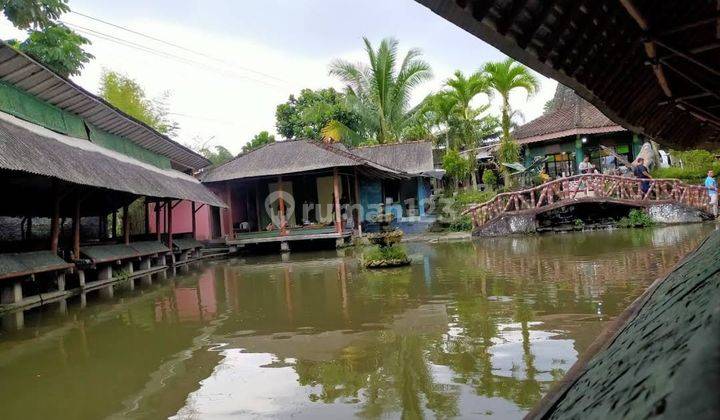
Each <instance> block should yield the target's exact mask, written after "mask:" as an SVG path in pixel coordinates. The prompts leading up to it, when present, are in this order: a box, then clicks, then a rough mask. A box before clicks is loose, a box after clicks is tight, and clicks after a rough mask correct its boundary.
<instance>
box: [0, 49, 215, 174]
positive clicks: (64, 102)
mask: <svg viewBox="0 0 720 420" xmlns="http://www.w3.org/2000/svg"><path fill="white" fill-rule="evenodd" d="M0 80H2V81H3V82H5V83H8V84H10V85H13V86H15V87H17V88H18V89H20V90H23V91H25V92H28V93H30V94H32V95H34V96H36V97H37V98H39V99H41V100H43V101H45V102H47V103H49V104H51V105H54V106H56V107H58V108H60V109H62V110H64V111H67V112H70V113H72V114H75V115H77V116H79V117H81V118H82V119H83V120H85V121H86V122H88V123H90V124H92V125H94V126H95V127H98V128H99V129H101V130H103V131H106V132H108V133H111V134H115V135H118V136H121V137H125V138H127V139H129V140H130V141H132V142H134V143H135V144H137V145H138V146H141V147H143V148H145V149H147V150H150V151H152V152H155V153H157V154H159V155H162V156H166V157H168V158H169V159H170V160H171V161H172V162H173V164H174V166H176V167H177V166H182V167H185V168H188V169H192V170H197V169H200V168H204V167H206V166H208V165H210V161H209V160H207V159H206V158H205V157H203V156H201V155H199V154H197V153H195V152H194V151H192V150H190V149H189V148H187V147H185V146H183V145H181V144H179V143H177V142H175V141H173V140H172V139H170V138H169V137H167V136H165V135H162V134H160V133H158V132H157V131H155V130H154V129H152V128H151V127H149V126H148V125H146V124H145V123H143V122H141V121H138V120H137V119H135V118H133V117H131V116H129V115H127V114H125V113H124V112H122V111H120V110H119V109H117V108H115V107H114V106H112V105H111V104H109V103H108V102H106V101H105V100H103V99H102V98H99V97H98V96H96V95H93V94H92V93H90V92H88V91H87V90H85V89H83V88H82V87H80V86H78V85H77V84H75V83H74V82H72V81H70V80H68V79H66V78H64V77H61V76H60V75H58V74H56V73H55V72H53V71H51V70H49V69H48V68H47V67H45V66H44V65H42V64H40V63H39V62H37V61H36V60H34V59H33V58H31V57H29V56H27V55H26V54H23V53H21V52H19V51H17V50H15V49H14V48H12V47H11V46H9V45H7V44H6V43H4V42H2V41H0Z"/></svg>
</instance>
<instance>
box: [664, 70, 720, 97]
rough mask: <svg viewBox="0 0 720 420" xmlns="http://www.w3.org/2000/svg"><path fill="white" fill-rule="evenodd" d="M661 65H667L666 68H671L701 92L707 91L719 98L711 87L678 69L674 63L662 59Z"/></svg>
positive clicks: (718, 94) (719, 94) (719, 95)
mask: <svg viewBox="0 0 720 420" xmlns="http://www.w3.org/2000/svg"><path fill="white" fill-rule="evenodd" d="M662 63H663V65H664V66H665V67H667V68H668V69H670V70H672V71H673V72H674V73H677V75H678V76H680V77H682V78H684V79H685V80H687V81H688V82H690V83H691V84H693V85H694V86H695V87H696V88H698V89H700V90H702V91H703V92H706V93H709V94H710V95H711V96H713V97H715V98H717V99H720V93H718V92H716V91H714V90H713V89H711V88H709V87H708V86H706V85H705V84H704V83H703V82H700V81H698V80H696V79H695V78H694V77H692V76H689V75H687V74H686V73H685V72H684V71H682V70H680V69H678V68H677V67H675V66H674V65H672V64H670V63H668V62H667V61H662Z"/></svg>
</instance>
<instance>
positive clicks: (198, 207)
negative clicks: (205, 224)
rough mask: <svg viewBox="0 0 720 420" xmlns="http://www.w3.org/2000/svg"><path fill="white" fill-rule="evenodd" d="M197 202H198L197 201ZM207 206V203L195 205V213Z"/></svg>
mask: <svg viewBox="0 0 720 420" xmlns="http://www.w3.org/2000/svg"><path fill="white" fill-rule="evenodd" d="M196 204H197V203H196ZM203 207H205V203H200V205H199V206H197V205H196V207H195V213H197V212H199V211H200V209H201V208H203Z"/></svg>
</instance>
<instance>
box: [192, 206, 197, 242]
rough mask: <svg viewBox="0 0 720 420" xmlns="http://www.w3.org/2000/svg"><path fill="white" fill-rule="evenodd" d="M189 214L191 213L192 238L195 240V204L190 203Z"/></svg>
mask: <svg viewBox="0 0 720 420" xmlns="http://www.w3.org/2000/svg"><path fill="white" fill-rule="evenodd" d="M190 213H192V219H191V220H192V237H193V239H195V233H196V232H197V224H196V223H195V202H194V201H191V202H190Z"/></svg>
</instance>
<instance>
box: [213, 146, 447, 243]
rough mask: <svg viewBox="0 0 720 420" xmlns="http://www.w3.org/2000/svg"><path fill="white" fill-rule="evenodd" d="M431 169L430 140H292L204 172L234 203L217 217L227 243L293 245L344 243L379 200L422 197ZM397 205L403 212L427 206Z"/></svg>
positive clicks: (377, 206)
mask: <svg viewBox="0 0 720 420" xmlns="http://www.w3.org/2000/svg"><path fill="white" fill-rule="evenodd" d="M432 170H433V165H432V146H431V145H430V143H415V144H413V143H410V144H397V145H392V146H375V147H368V148H357V149H348V148H347V147H345V146H344V145H342V144H328V143H322V142H318V141H313V140H287V141H281V142H276V143H271V144H268V145H266V146H263V147H261V148H259V149H256V150H254V151H251V152H249V153H246V154H244V155H241V156H239V157H237V158H236V159H234V160H232V161H230V162H228V163H226V164H224V165H221V166H219V167H217V168H213V169H210V170H209V171H208V172H207V173H205V174H204V175H203V176H202V178H201V179H202V181H203V183H204V184H205V185H207V186H208V187H209V188H211V189H212V190H213V191H215V192H216V193H217V194H218V195H219V196H221V197H223V199H224V200H225V202H227V203H228V205H229V207H228V208H227V209H225V210H224V212H223V214H222V215H221V217H220V218H221V221H220V225H221V230H222V233H223V235H225V236H226V237H227V238H228V240H227V242H228V243H229V244H238V245H255V244H260V243H276V244H277V243H279V244H280V245H281V247H282V248H283V249H288V248H289V245H288V242H291V241H304V240H328V239H331V240H336V241H338V242H339V241H341V240H343V239H344V238H347V237H349V236H351V235H352V232H353V230H354V231H355V232H360V231H361V230H362V227H363V225H364V223H365V222H367V221H368V217H371V215H370V213H377V212H378V211H379V210H380V205H381V204H387V205H388V206H389V207H388V208H383V211H387V210H389V209H391V208H393V207H394V206H400V205H399V204H398V203H400V202H401V200H402V199H405V198H411V199H412V201H413V202H417V201H418V200H417V198H418V197H425V196H426V195H427V194H428V192H427V191H429V185H427V184H426V181H425V180H424V178H423V174H424V173H425V172H427V173H428V174H430V173H431V172H432ZM416 178H417V179H416ZM415 207H417V206H416V205H415ZM398 211H399V215H400V217H402V216H404V215H407V214H415V215H419V214H420V213H421V212H422V210H419V209H417V208H414V209H410V208H406V207H403V206H400V207H399V208H398ZM272 215H277V216H276V217H275V218H274V219H275V220H273V217H272Z"/></svg>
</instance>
